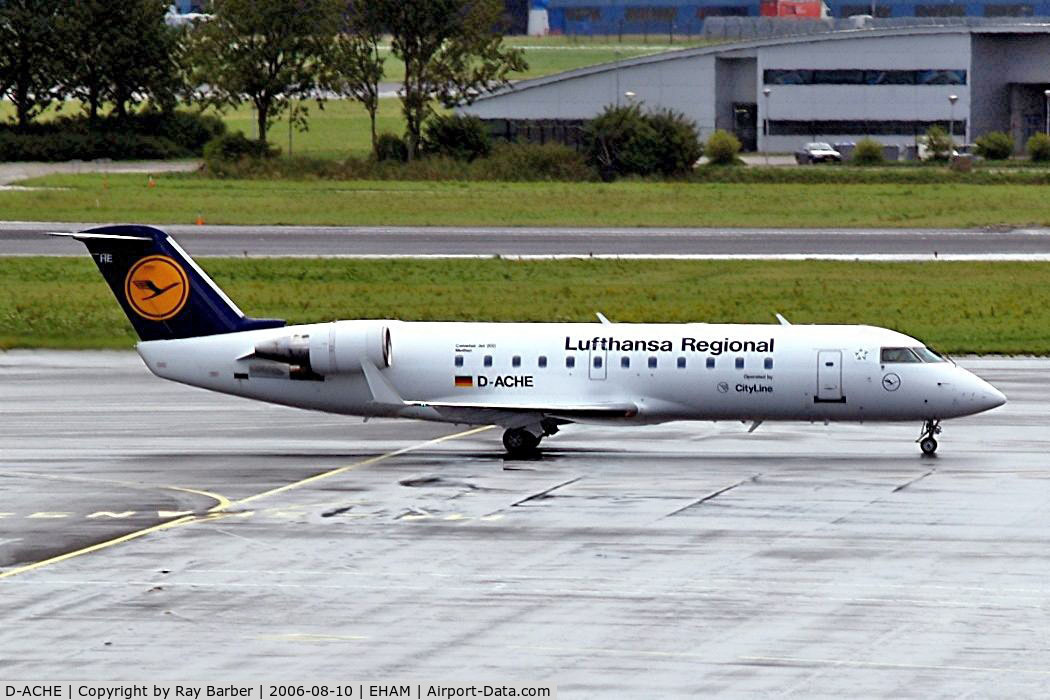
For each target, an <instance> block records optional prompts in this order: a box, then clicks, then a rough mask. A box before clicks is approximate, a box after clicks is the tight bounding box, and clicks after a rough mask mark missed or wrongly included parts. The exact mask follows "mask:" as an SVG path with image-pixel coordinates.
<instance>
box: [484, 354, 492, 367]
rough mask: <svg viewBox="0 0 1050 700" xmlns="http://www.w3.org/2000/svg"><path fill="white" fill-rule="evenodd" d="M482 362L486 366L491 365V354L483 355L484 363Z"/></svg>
mask: <svg viewBox="0 0 1050 700" xmlns="http://www.w3.org/2000/svg"><path fill="white" fill-rule="evenodd" d="M484 364H485V366H486V367H491V366H492V355H485V363H484Z"/></svg>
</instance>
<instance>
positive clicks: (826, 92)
mask: <svg viewBox="0 0 1050 700" xmlns="http://www.w3.org/2000/svg"><path fill="white" fill-rule="evenodd" d="M1048 57H1050V23H1042V22H1033V23H1031V24H1010V25H998V24H997V25H988V26H984V25H979V26H965V25H960V26H915V27H897V28H869V29H855V30H849V31H835V32H827V33H823V34H812V35H802V36H789V37H778V38H773V39H763V40H758V41H748V42H741V43H732V44H719V45H715V46H707V47H703V48H692V49H684V50H678V51H670V52H666V53H661V54H656V55H652V56H644V57H640V58H632V59H626V60H621V61H617V62H614V63H606V64H602V65H598V66H590V67H587V68H582V69H579V70H574V71H568V72H566V73H561V74H558V75H551V76H546V77H543V78H536V79H533V80H525V81H521V82H519V83H516V84H514V85H513V86H511V87H509V88H506V89H504V90H501V91H498V92H496V93H494V94H491V95H485V96H482V97H481V98H479V99H478V100H477V101H476V102H475V103H474V104H473V105H470V106H465V107H462V108H461V109H460V110H459V111H461V112H463V113H467V114H474V115H477V116H478V117H481V118H482V119H484V120H486V122H487V124H488V126H489V128H490V130H491V131H492V132H493V133H494V134H496V135H502V136H506V137H509V138H518V139H522V140H531V141H538V140H539V141H545V140H560V141H564V142H570V143H571V142H572V141H573V134H578V132H579V129H578V127H579V126H580V125H581V124H582V123H583V122H584V121H585V120H587V119H590V118H593V117H594V116H595V115H597V114H598V113H599V112H601V110H602V109H603V108H604V107H605V106H607V105H609V104H623V103H625V102H626V101H632V100H634V101H640V102H642V103H644V105H645V106H646V107H649V108H671V109H674V110H677V111H679V112H683V113H685V114H686V115H687V116H688V117H689V118H691V119H693V120H694V121H695V122H696V124H697V127H698V128H699V130H700V133H701V138H704V139H706V137H707V136H708V135H709V134H710V133H711V132H712V131H713V130H714V129H725V130H727V131H731V132H734V133H735V134H736V135H737V137H738V138H740V140H741V142H742V143H743V144H744V147H745V149H746V150H765V151H774V152H776V151H781V152H784V151H792V150H795V149H796V148H798V147H799V146H800V145H801V144H802V143H803V142H805V141H812V140H821V141H831V142H843V141H845V142H849V141H856V140H858V139H860V138H863V137H865V136H870V137H872V138H875V139H877V140H879V141H881V142H883V143H886V144H899V145H902V146H905V145H910V144H914V143H915V138H916V137H917V136H919V135H922V134H924V133H925V132H926V130H927V129H928V128H929V127H930V126H932V125H934V124H939V125H942V126H943V127H944V128H945V129H948V128H949V126H951V128H952V130H953V133H954V134H955V137H956V139H957V140H959V141H962V140H965V141H966V142H972V141H973V140H974V139H975V138H976V137H977V136H980V135H981V134H983V133H986V132H988V131H1005V132H1007V133H1009V134H1011V135H1012V136H1013V137H1014V139H1015V143H1016V145H1017V148H1018V150H1021V149H1022V148H1023V146H1024V142H1025V141H1026V140H1027V139H1028V137H1029V136H1031V135H1032V134H1033V133H1035V132H1037V131H1042V130H1044V129H1046V128H1047V127H1048V116H1047V105H1048V102H1050V95H1048V94H1044V91H1046V90H1048V89H1050V60H1048Z"/></svg>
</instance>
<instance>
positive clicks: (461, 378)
mask: <svg viewBox="0 0 1050 700" xmlns="http://www.w3.org/2000/svg"><path fill="white" fill-rule="evenodd" d="M456 388H457V389H473V388H474V377H471V376H470V375H463V374H457V375H456Z"/></svg>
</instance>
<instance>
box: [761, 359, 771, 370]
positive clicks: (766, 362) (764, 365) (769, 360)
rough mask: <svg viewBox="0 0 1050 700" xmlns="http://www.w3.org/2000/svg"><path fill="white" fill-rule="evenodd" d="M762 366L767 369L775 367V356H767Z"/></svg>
mask: <svg viewBox="0 0 1050 700" xmlns="http://www.w3.org/2000/svg"><path fill="white" fill-rule="evenodd" d="M762 366H763V367H765V368H766V369H773V358H772V357H767V358H766V359H765V361H764V362H763V363H762Z"/></svg>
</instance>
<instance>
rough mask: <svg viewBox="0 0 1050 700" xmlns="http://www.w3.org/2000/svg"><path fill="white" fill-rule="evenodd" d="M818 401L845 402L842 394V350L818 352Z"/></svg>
mask: <svg viewBox="0 0 1050 700" xmlns="http://www.w3.org/2000/svg"><path fill="white" fill-rule="evenodd" d="M815 398H816V400H817V401H829V402H834V403H845V402H846V397H845V396H843V394H842V351H841V350H820V351H819V352H817V395H816V397H815Z"/></svg>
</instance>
